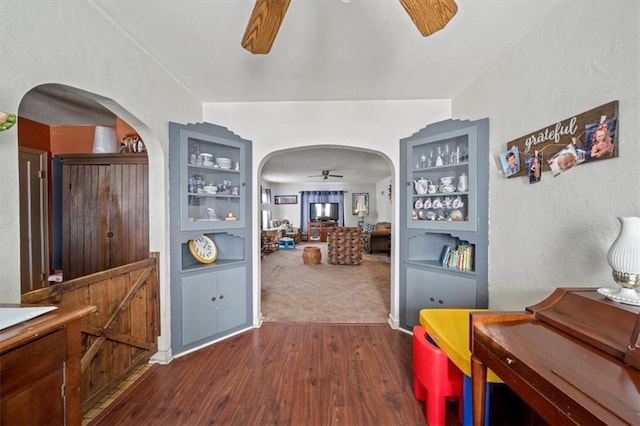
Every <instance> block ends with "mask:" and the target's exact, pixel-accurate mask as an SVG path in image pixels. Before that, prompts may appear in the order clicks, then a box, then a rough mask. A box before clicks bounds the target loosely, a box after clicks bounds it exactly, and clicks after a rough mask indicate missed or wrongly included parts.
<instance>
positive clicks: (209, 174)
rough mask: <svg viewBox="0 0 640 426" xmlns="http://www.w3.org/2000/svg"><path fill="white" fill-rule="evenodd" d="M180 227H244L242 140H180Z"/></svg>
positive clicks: (184, 228)
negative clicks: (181, 188)
mask: <svg viewBox="0 0 640 426" xmlns="http://www.w3.org/2000/svg"><path fill="white" fill-rule="evenodd" d="M181 143H182V145H181V147H180V149H181V151H180V161H181V164H182V165H183V167H182V168H181V179H180V181H181V184H182V185H183V191H181V198H182V199H181V200H180V204H181V215H180V216H181V222H182V223H181V225H182V229H183V230H203V229H207V230H208V229H218V228H219V229H224V228H237V227H243V226H244V223H245V221H246V215H247V212H246V208H245V206H246V196H245V189H246V187H247V182H246V175H247V174H246V173H245V168H244V167H243V166H244V165H246V163H245V161H244V160H245V159H246V152H245V144H243V143H236V142H234V141H227V140H224V141H222V140H216V138H207V139H204V138H203V135H201V134H199V135H197V137H196V136H195V135H193V136H192V137H187V138H186V139H185V140H182V141H181Z"/></svg>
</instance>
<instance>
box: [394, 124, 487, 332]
mask: <svg viewBox="0 0 640 426" xmlns="http://www.w3.org/2000/svg"><path fill="white" fill-rule="evenodd" d="M400 164H401V171H400V176H401V179H402V182H401V185H400V188H401V190H400V194H399V199H400V223H399V231H400V247H399V256H400V283H399V284H400V319H399V320H400V325H401V327H402V328H405V329H407V330H411V329H412V327H413V326H414V325H415V324H418V322H419V312H420V310H421V309H424V308H445V307H457V308H486V307H487V306H488V284H487V280H488V278H487V272H488V244H489V242H488V227H489V224H488V221H489V218H488V210H489V208H488V207H489V206H488V203H489V197H488V194H489V120H488V119H482V120H477V121H464V120H445V121H442V122H439V123H434V124H430V125H428V126H426V127H425V128H423V129H421V130H420V131H418V132H417V133H415V134H413V135H412V136H410V137H407V138H404V139H402V140H401V141H400Z"/></svg>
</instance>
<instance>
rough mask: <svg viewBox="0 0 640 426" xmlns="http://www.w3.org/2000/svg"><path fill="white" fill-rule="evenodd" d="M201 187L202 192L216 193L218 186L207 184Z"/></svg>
mask: <svg viewBox="0 0 640 426" xmlns="http://www.w3.org/2000/svg"><path fill="white" fill-rule="evenodd" d="M202 189H204V192H206V193H207V194H216V193H217V192H218V187H217V186H215V185H208V186H205V187H204V188H202Z"/></svg>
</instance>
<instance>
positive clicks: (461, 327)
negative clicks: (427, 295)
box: [420, 309, 502, 425]
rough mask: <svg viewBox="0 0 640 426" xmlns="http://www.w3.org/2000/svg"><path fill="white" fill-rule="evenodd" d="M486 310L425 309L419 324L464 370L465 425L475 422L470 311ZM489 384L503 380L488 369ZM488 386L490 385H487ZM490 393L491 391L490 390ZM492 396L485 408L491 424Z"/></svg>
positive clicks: (421, 311) (463, 422) (486, 420)
mask: <svg viewBox="0 0 640 426" xmlns="http://www.w3.org/2000/svg"><path fill="white" fill-rule="evenodd" d="M486 310H487V309H422V310H420V325H422V327H424V329H425V331H426V332H427V334H428V335H429V337H430V338H431V340H433V342H434V343H435V344H436V345H438V347H439V348H440V349H441V350H442V351H443V352H444V353H446V354H447V357H448V358H449V359H450V360H451V361H452V362H453V363H454V364H455V365H456V367H458V368H459V369H460V371H462V373H464V381H463V383H462V393H463V401H464V402H463V409H464V413H463V420H462V424H463V425H471V424H472V423H473V422H472V420H473V416H472V406H471V351H470V350H469V313H470V312H478V311H486ZM487 382H488V383H502V380H500V378H499V377H498V376H496V375H495V373H494V372H493V371H491V370H487ZM487 386H488V385H487ZM486 394H487V395H489V392H488V390H487V393H486ZM488 405H489V398H487V402H486V407H485V424H488V423H489V421H488V420H489V419H488V417H489V407H488Z"/></svg>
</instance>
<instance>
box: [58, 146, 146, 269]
mask: <svg viewBox="0 0 640 426" xmlns="http://www.w3.org/2000/svg"><path fill="white" fill-rule="evenodd" d="M62 160H63V164H64V166H63V173H62V181H63V195H62V208H63V223H62V240H63V241H62V268H63V275H64V279H65V280H68V279H74V278H77V277H81V276H85V275H89V274H92V273H94V272H100V271H104V270H107V269H110V268H114V267H116V266H122V265H126V264H128V263H132V262H135V261H137V260H142V259H145V258H146V257H147V256H148V253H149V213H148V211H149V207H148V206H149V200H148V199H149V195H148V186H149V185H148V167H147V161H146V160H147V157H146V156H140V155H137V154H130V155H128V154H119V155H104V154H102V155H101V154H92V155H83V154H78V155H65V156H62Z"/></svg>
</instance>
